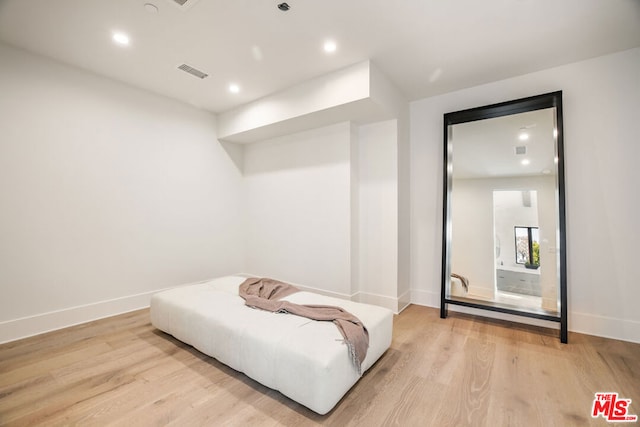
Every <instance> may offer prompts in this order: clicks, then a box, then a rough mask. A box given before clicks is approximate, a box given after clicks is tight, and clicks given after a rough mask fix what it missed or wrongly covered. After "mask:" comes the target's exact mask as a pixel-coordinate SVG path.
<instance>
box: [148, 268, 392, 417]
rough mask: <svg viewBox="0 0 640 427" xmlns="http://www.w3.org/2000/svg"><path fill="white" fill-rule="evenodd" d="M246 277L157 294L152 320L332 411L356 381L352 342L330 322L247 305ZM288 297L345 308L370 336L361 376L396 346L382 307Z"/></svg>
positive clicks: (310, 404)
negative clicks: (243, 287)
mask: <svg viewBox="0 0 640 427" xmlns="http://www.w3.org/2000/svg"><path fill="white" fill-rule="evenodd" d="M245 279H246V278H245V277H240V276H227V277H222V278H219V279H214V280H211V281H210V282H206V283H200V284H196V285H189V286H183V287H179V288H175V289H170V290H167V291H163V292H160V293H157V294H155V295H153V297H152V298H151V322H152V324H153V325H154V326H155V327H156V328H158V329H160V330H162V331H164V332H167V333H169V334H171V335H173V336H174V337H176V338H177V339H179V340H180V341H183V342H185V343H187V344H190V345H192V346H193V347H195V348H197V349H198V350H200V351H201V352H203V353H205V354H207V355H209V356H212V357H214V358H216V359H217V360H219V361H220V362H222V363H224V364H226V365H228V366H230V367H232V368H233V369H235V370H238V371H241V372H244V373H245V374H246V375H247V376H249V377H251V378H253V379H254V380H256V381H258V382H260V383H262V384H264V385H265V386H267V387H270V388H273V389H275V390H278V391H280V392H281V393H282V394H284V395H285V396H288V397H289V398H291V399H293V400H295V401H296V402H298V403H301V404H302V405H304V406H306V407H308V408H309V409H311V410H313V411H315V412H317V413H319V414H326V413H327V412H329V411H330V410H331V409H332V408H333V407H334V406H335V405H336V403H338V401H339V400H340V399H341V398H342V396H344V394H345V393H346V392H347V391H348V390H349V389H350V388H351V387H352V386H353V385H354V384H355V383H356V382H357V381H358V379H359V376H358V372H357V370H356V368H355V367H354V366H353V364H352V362H351V359H350V357H349V353H348V350H347V346H346V344H344V343H343V342H342V336H341V335H340V332H339V331H338V328H337V327H336V326H335V325H334V324H333V323H332V322H319V321H314V320H310V319H307V318H304V317H299V316H295V315H292V314H282V313H271V312H267V311H263V310H257V309H252V308H249V307H247V306H245V305H244V300H243V299H242V298H241V297H240V296H238V286H239V285H240V283H242V282H243V281H244V280H245ZM283 300H288V301H291V302H293V303H296V304H324V305H334V306H340V307H342V308H343V309H345V310H347V311H349V312H351V313H352V314H354V315H355V316H357V317H358V318H359V319H360V320H361V321H362V322H363V323H364V325H365V326H366V328H367V330H368V331H369V350H368V351H367V357H366V358H365V360H364V361H363V363H362V372H365V371H366V370H367V369H369V368H370V367H371V366H372V365H373V364H374V362H375V361H376V360H378V358H379V357H380V356H381V355H382V354H383V353H384V352H385V351H386V350H387V349H388V348H389V346H390V345H391V335H392V328H393V313H392V312H391V311H390V310H388V309H386V308H382V307H378V306H373V305H368V304H361V303H356V302H352V301H346V300H342V299H338V298H331V297H326V296H323V295H318V294H314V293H311V292H297V293H295V294H292V295H290V296H288V297H286V298H283Z"/></svg>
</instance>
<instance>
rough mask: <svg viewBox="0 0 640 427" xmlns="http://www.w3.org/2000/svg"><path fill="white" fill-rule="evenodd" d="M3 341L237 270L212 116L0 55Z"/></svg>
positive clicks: (229, 184) (54, 66) (47, 64)
mask: <svg viewBox="0 0 640 427" xmlns="http://www.w3.org/2000/svg"><path fill="white" fill-rule="evenodd" d="M0 94H1V95H0V195H1V197H0V204H1V205H2V206H1V207H0V293H1V295H2V296H1V297H0V342H2V341H7V340H9V339H14V338H16V337H19V336H25V335H30V334H33V333H36V332H41V331H43V330H47V329H54V328H56V327H60V326H67V325H69V324H72V323H77V322H81V321H86V320H89V319H92V318H96V317H100V316H104V315H109V314H114V313H117V312H121V311H126V310H131V309H134V308H138V307H142V306H145V305H147V304H148V299H149V295H150V294H151V293H152V292H153V291H155V290H158V289H162V288H166V287H170V286H175V285H178V284H183V283H188V282H193V281H198V280H201V279H205V278H209V277H215V276H219V275H223V274H229V273H233V272H237V271H241V270H242V267H243V265H242V263H243V257H242V254H243V249H244V248H243V241H242V238H241V236H242V235H243V230H242V229H241V224H240V223H239V221H237V218H238V217H239V216H240V215H241V207H242V205H241V204H242V199H241V188H242V187H241V185H242V175H241V171H240V170H239V169H238V168H237V167H236V166H235V164H234V163H233V162H232V161H231V159H230V157H229V154H227V152H226V151H225V150H224V149H223V147H222V146H221V145H220V143H218V142H217V140H216V126H215V117H214V116H212V115H210V114H207V113H205V112H202V111H200V110H196V109H194V108H191V107H189V106H186V105H184V104H180V103H177V102H175V101H172V100H169V99H167V98H163V97H159V96H155V95H152V94H150V93H147V92H144V91H140V90H137V89H133V88H131V87H128V86H125V85H122V84H119V83H116V82H113V81H111V80H107V79H103V78H101V77H97V76H95V75H93V74H89V73H86V72H84V71H81V70H79V69H75V68H69V67H66V66H64V65H61V64H58V63H56V62H53V61H50V60H48V59H45V58H43V57H39V56H33V55H31V54H28V53H26V52H23V51H19V50H15V49H13V48H10V47H7V46H6V45H0Z"/></svg>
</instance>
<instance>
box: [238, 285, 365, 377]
mask: <svg viewBox="0 0 640 427" xmlns="http://www.w3.org/2000/svg"><path fill="white" fill-rule="evenodd" d="M298 291H299V289H298V288H296V287H295V286H293V285H290V284H288V283H284V282H280V281H277V280H274V279H267V278H259V277H252V278H249V279H247V280H245V281H244V282H242V283H241V284H240V289H239V294H240V296H241V297H242V298H244V300H245V304H246V305H247V306H249V307H253V308H259V309H262V310H267V311H271V312H274V313H291V314H295V315H297V316H302V317H306V318H308V319H313V320H321V321H330V322H333V323H334V324H335V325H336V326H337V327H338V330H339V331H340V333H341V334H342V337H343V338H344V341H345V343H346V344H347V346H348V348H349V356H350V357H351V360H352V362H353V363H354V365H355V366H356V368H357V369H358V374H360V375H362V361H363V360H364V358H365V357H366V355H367V349H368V348H369V332H368V331H367V328H365V327H364V325H363V324H362V322H361V321H360V319H358V318H357V317H356V316H354V315H353V314H351V313H349V312H348V311H346V310H344V309H342V308H340V307H334V306H328V305H301V304H294V303H292V302H289V301H280V298H284V297H286V296H288V295H291V294H293V293H295V292H298Z"/></svg>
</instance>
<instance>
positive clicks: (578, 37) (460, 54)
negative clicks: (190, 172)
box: [0, 0, 640, 113]
mask: <svg viewBox="0 0 640 427" xmlns="http://www.w3.org/2000/svg"><path fill="white" fill-rule="evenodd" d="M190 1H191V2H193V1H195V3H193V4H192V6H191V7H187V8H182V9H181V8H179V7H177V6H176V5H175V3H174V1H173V0H0V40H2V41H4V42H6V43H8V44H11V45H14V46H18V47H22V48H24V49H27V50H29V51H32V52H36V53H39V54H42V55H45V56H49V57H52V58H55V59H57V60H59V61H62V62H65V63H69V64H72V65H75V66H78V67H81V68H84V69H87V70H90V71H93V72H95V73H98V74H101V75H104V76H107V77H110V78H113V79H116V80H120V81H123V82H126V83H128V84H131V85H133V86H137V87H140V88H144V89H147V90H150V91H153V92H156V93H160V94H164V95H166V96H169V97H172V98H176V99H179V100H182V101H184V102H187V103H190V104H192V105H195V106H198V107H200V108H204V109H207V110H209V111H212V112H216V113H219V112H224V111H228V110H230V109H233V108H234V107H237V106H239V105H241V104H244V103H247V102H249V101H252V100H255V99H258V98H260V97H263V96H265V95H267V94H270V93H273V92H277V91H279V90H282V89H284V88H287V87H289V86H291V85H293V84H296V83H300V82H302V81H305V80H308V79H310V78H312V77H316V76H319V75H322V74H326V73H328V72H331V71H334V70H337V69H340V68H343V67H345V66H348V65H351V64H354V63H357V62H360V61H363V60H366V59H371V60H372V62H373V63H374V64H375V65H376V66H377V67H378V68H379V69H381V70H382V71H383V72H384V73H385V74H386V75H387V76H388V77H389V78H390V79H391V80H392V81H393V82H394V83H395V84H396V86H397V87H398V88H399V89H400V91H401V92H402V93H404V95H405V96H406V97H407V99H408V100H415V99H420V98H424V97H427V96H431V95H436V94H440V93H445V92H450V91H452V90H456V89H462V88H465V87H471V86H475V85H479V84H482V83H487V82H491V81H496V80H500V79H503V78H508V77H512V76H516V75H521V74H525V73H529V72H533V71H537V70H541V69H545V68H549V67H553V66H557V65H562V64H566V63H570V62H575V61H578V60H582V59H587V58H592V57H596V56H600V55H603V54H607V53H612V52H617V51H621V50H625V49H629V48H633V47H638V46H640V1H638V0H561V1H559V0H483V1H478V0H446V1H445V0H397V1H389V0H386V1H381V0H348V1H345V0H316V1H311V0H304V1H303V0H288V3H289V5H290V6H291V10H289V11H288V12H281V11H280V10H278V8H277V4H278V3H280V2H281V1H282V0H224V1H221V0H190ZM145 3H153V4H155V5H156V6H157V7H158V9H159V12H158V13H156V14H151V13H149V12H147V11H146V10H145V8H144V4H145ZM116 30H120V31H125V32H127V33H128V34H129V35H130V37H131V44H130V46H128V47H126V48H123V47H120V46H116V45H115V44H114V43H113V42H112V41H111V35H112V32H113V31H116ZM327 38H332V39H334V40H335V41H336V42H337V44H338V50H337V51H336V52H335V53H334V54H332V55H327V54H325V53H324V52H323V51H322V43H323V42H324V40H325V39H327ZM0 60H1V58H0ZM182 63H186V64H188V65H190V66H193V67H195V68H198V69H200V70H203V71H205V72H206V73H208V74H209V75H210V76H209V77H208V78H206V79H204V80H200V79H198V78H196V77H193V76H191V75H189V74H186V73H184V72H183V71H180V70H177V69H176V68H177V66H178V65H180V64H182ZM230 82H236V83H237V84H239V85H240V87H241V92H240V93H239V94H236V95H233V94H230V93H229V92H228V90H227V87H228V85H229V83H230ZM594 83H595V84H597V82H594Z"/></svg>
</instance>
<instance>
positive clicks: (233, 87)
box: [229, 83, 240, 93]
mask: <svg viewBox="0 0 640 427" xmlns="http://www.w3.org/2000/svg"><path fill="white" fill-rule="evenodd" d="M229 92H231V93H238V92H240V86H238V85H237V84H235V83H231V84H230V85H229Z"/></svg>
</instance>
